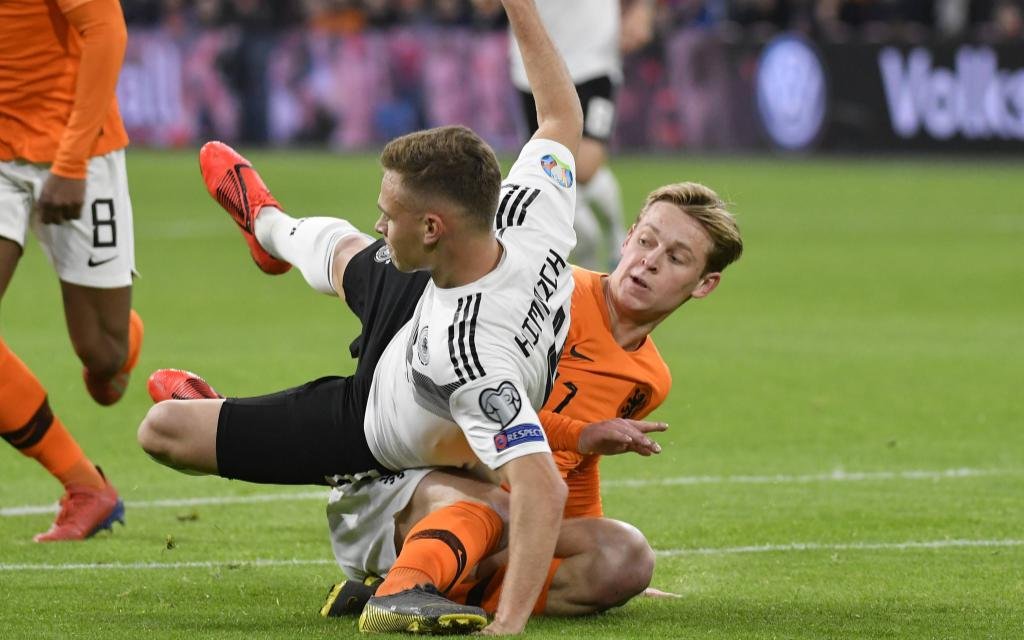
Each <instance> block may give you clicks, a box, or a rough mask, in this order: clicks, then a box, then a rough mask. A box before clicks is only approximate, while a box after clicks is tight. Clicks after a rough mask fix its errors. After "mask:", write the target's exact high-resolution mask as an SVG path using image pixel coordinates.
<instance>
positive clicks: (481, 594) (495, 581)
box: [448, 558, 562, 615]
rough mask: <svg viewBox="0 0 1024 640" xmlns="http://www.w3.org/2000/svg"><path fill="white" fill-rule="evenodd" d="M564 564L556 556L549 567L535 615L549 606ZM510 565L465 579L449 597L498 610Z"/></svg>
mask: <svg viewBox="0 0 1024 640" xmlns="http://www.w3.org/2000/svg"><path fill="white" fill-rule="evenodd" d="M560 566H562V558H555V559H553V560H552V561H551V566H549V567H548V576H547V578H546V579H545V580H544V587H543V588H542V589H541V591H540V595H539V596H537V603H536V604H534V605H533V615H541V614H542V613H544V611H545V610H546V609H547V606H548V594H549V593H550V592H551V583H552V582H554V580H555V574H556V573H558V568H559V567H560ZM507 569H508V565H502V566H501V567H499V568H498V570H497V571H496V572H494V573H493V574H492V575H490V576H487V577H484V578H482V579H467V580H463V581H462V582H460V583H459V584H458V586H456V587H455V589H454V590H453V591H452V593H451V594H449V596H448V597H449V598H451V599H452V600H453V601H455V602H458V603H459V604H467V605H471V606H474V607H480V608H481V609H483V610H484V611H486V612H487V613H490V614H492V615H493V614H494V612H495V611H497V610H498V601H499V600H500V599H501V588H502V586H503V585H504V582H505V571H506V570H507Z"/></svg>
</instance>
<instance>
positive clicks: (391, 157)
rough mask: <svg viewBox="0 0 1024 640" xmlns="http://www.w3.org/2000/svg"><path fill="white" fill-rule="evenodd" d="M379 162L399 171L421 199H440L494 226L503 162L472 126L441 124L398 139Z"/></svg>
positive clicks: (486, 225) (484, 225)
mask: <svg viewBox="0 0 1024 640" xmlns="http://www.w3.org/2000/svg"><path fill="white" fill-rule="evenodd" d="M380 163H381V165H382V166H383V167H384V168H385V169H387V170H389V171H394V172H395V173H397V174H399V175H400V176H401V177H402V186H403V187H404V188H407V189H409V190H410V191H412V193H413V194H414V195H415V196H416V197H417V200H419V201H426V202H429V201H430V200H433V199H438V198H439V199H441V200H443V201H445V202H447V203H448V204H450V205H454V206H456V207H458V208H459V209H461V210H462V211H463V213H464V214H465V215H466V217H467V218H468V219H470V220H472V221H473V223H474V224H475V225H476V226H477V227H479V228H480V229H491V228H492V227H493V225H494V214H495V212H496V211H497V210H498V196H499V195H500V194H501V166H500V165H499V164H498V158H497V156H495V155H494V150H493V149H491V147H490V146H488V144H487V143H486V142H484V141H483V140H482V139H481V138H480V136H478V135H476V134H475V133H473V131H472V130H470V129H468V128H466V127H460V126H448V127H436V128H434V129H427V130H425V131H417V132H415V133H410V134H408V135H404V136H402V137H400V138H395V139H394V140H392V141H391V142H389V143H388V144H387V146H385V147H384V150H383V151H382V152H381V154H380Z"/></svg>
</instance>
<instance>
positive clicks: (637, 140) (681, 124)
mask: <svg viewBox="0 0 1024 640" xmlns="http://www.w3.org/2000/svg"><path fill="white" fill-rule="evenodd" d="M507 48H508V45H507V34H506V33H505V32H504V31H503V30H498V31H493V30H491V31H476V30H473V29H462V28H441V27H429V26H428V27H422V26H418V27H412V26H410V27H402V26H400V27H394V28H391V29H387V30H381V31H367V32H364V33H356V34H350V35H346V36H339V35H331V34H323V33H317V32H309V31H281V32H276V33H267V32H266V31H261V32H248V31H246V30H245V29H244V28H243V27H238V26H234V27H232V26H228V27H221V28H218V29H206V30H198V29H195V30H189V29H180V28H179V29H171V28H157V29H132V31H131V34H130V38H129V45H128V52H127V54H126V58H125V65H124V69H123V71H122V74H121V80H120V83H119V85H118V97H119V99H120V102H121V112H122V115H123V117H124V120H125V124H126V126H127V127H128V131H129V134H130V135H131V137H132V141H133V143H134V144H138V145H148V146H157V147H175V146H192V145H196V144H198V143H201V142H202V141H204V140H207V139H211V138H218V139H222V140H227V141H239V142H245V143H248V144H262V145H275V146H276V145H282V146H284V145H316V146H327V147H330V148H333V149H338V150H343V151H354V150H363V149H374V148H379V147H380V146H381V145H383V144H384V143H385V142H387V141H388V140H389V139H391V138H393V137H395V136H397V135H401V134H403V133H407V132H409V131H414V130H416V129H421V128H425V127H432V126H438V125H443V124H453V123H460V124H465V125H468V126H470V127H472V128H473V129H475V130H476V131H478V132H479V133H480V134H481V135H482V136H483V137H484V138H485V139H487V140H488V141H489V142H490V143H491V144H493V145H494V146H495V147H496V148H497V149H499V150H502V151H513V150H515V149H517V148H518V147H519V145H520V144H521V143H522V140H523V137H524V135H525V132H524V126H523V123H522V116H521V114H520V112H519V99H518V96H517V95H516V93H515V91H514V90H513V88H512V86H511V83H510V82H509V80H508V62H507ZM624 66H625V80H624V82H623V85H622V86H621V87H620V90H619V92H618V96H617V100H616V105H617V114H616V126H615V134H614V137H613V146H614V147H615V148H617V149H620V150H627V151H629V150H634V151H655V152H657V151H664V152H676V151H682V150H696V151H701V150H710V151H749V150H759V149H760V150H767V149H772V148H776V149H784V150H791V151H797V152H801V151H814V150H831V151H844V152H845V151H854V152H856V151H868V152H874V151H904V150H906V151H927V152H931V151H940V152H975V153H976V152H993V151H1009V152H1024V45H1021V44H1017V45H1015V46H1013V45H987V44H976V43H974V44H972V43H941V44H918V45H908V44H864V43H826V42H812V41H810V40H807V39H805V38H803V37H802V36H799V35H794V34H781V35H778V36H776V37H774V38H772V39H770V40H768V41H766V42H753V41H744V40H739V41H726V40H723V39H722V37H720V36H719V35H718V34H717V33H716V32H714V31H712V30H706V29H681V30H678V31H675V32H673V33H670V34H669V35H667V36H666V37H664V38H662V39H661V40H660V41H659V42H657V43H656V44H655V45H652V46H651V47H648V48H646V49H645V50H644V51H643V52H641V53H639V54H636V55H633V56H630V57H629V58H628V59H627V60H626V61H625V65H624Z"/></svg>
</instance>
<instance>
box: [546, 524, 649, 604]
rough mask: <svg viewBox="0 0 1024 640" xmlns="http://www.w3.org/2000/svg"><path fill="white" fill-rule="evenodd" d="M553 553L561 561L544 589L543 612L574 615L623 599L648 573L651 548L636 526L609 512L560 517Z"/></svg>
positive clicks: (645, 581) (633, 592) (633, 593)
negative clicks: (601, 515) (609, 515)
mask: <svg viewBox="0 0 1024 640" xmlns="http://www.w3.org/2000/svg"><path fill="white" fill-rule="evenodd" d="M555 555H556V556H557V557H559V558H562V564H561V565H560V566H559V567H558V571H557V572H555V577H554V579H553V580H552V581H551V587H550V589H549V590H548V599H547V606H546V607H545V609H544V613H545V614H546V615H555V616H578V615H585V614H588V613H594V612H597V611H604V610H605V609H610V608H612V607H618V606H620V605H623V604H625V603H626V602H627V601H628V600H630V599H631V598H633V597H635V596H637V595H639V594H641V593H643V591H644V589H646V588H647V586H648V585H649V584H650V583H651V576H652V575H653V574H654V551H653V550H652V549H651V546H650V544H648V542H647V539H646V538H645V537H644V535H643V534H642V533H640V531H639V530H638V529H637V528H636V527H634V526H632V525H630V524H627V523H625V522H620V521H618V520H611V519H609V518H574V519H572V520H566V521H565V522H563V523H562V530H561V531H560V533H559V536H558V547H556V549H555Z"/></svg>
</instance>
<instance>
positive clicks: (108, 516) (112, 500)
mask: <svg viewBox="0 0 1024 640" xmlns="http://www.w3.org/2000/svg"><path fill="white" fill-rule="evenodd" d="M96 469H97V471H99V472H100V475H101V476H103V471H102V470H100V468H99V467H97V468H96ZM103 482H104V483H105V486H104V487H103V488H102V489H96V488H93V487H84V486H80V485H68V486H67V488H66V489H67V490H66V492H65V493H64V495H63V496H62V497H61V499H60V511H59V512H58V513H57V519H56V520H54V521H53V524H52V525H50V529H49V531H46V532H45V533H40V534H37V535H36V536H35V537H34V538H32V539H33V540H35V541H36V542H62V541H68V540H85V539H86V538H91V537H92V536H93V535H95V534H96V533H97V532H98V531H102V530H104V529H108V530H113V528H114V523H115V522H120V523H121V524H122V525H123V524H124V502H122V501H121V498H120V496H118V495H117V490H116V489H114V486H113V485H112V484H110V481H109V480H107V478H106V476H103Z"/></svg>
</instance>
